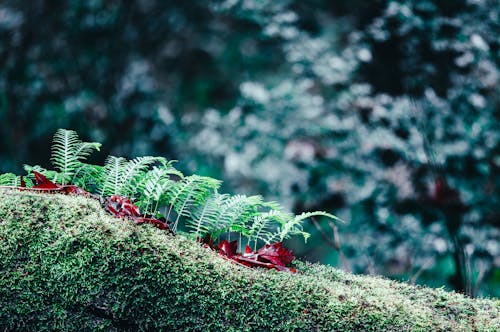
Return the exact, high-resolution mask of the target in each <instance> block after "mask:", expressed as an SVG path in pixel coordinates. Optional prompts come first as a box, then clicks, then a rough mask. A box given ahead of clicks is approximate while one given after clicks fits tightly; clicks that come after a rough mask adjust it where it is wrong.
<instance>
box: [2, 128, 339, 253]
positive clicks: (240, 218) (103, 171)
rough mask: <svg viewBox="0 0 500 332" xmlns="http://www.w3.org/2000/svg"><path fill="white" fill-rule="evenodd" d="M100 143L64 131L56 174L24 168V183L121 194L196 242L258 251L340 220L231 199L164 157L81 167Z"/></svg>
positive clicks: (10, 178) (56, 148) (56, 149)
mask: <svg viewBox="0 0 500 332" xmlns="http://www.w3.org/2000/svg"><path fill="white" fill-rule="evenodd" d="M99 148H100V144H99V143H87V142H82V141H81V140H80V139H79V138H78V135H77V134H76V133H75V132H74V131H71V130H65V129H60V130H58V131H57V132H56V134H55V135H54V144H53V146H52V158H51V159H52V163H53V164H54V167H55V169H56V171H52V170H46V169H44V168H42V167H40V166H29V165H25V166H24V169H25V170H26V172H27V173H28V175H27V176H26V177H25V180H26V183H27V185H28V187H29V186H32V184H33V183H34V175H33V174H32V171H37V172H40V173H42V174H44V175H45V176H47V178H48V179H50V180H51V181H53V182H58V183H62V184H67V183H69V182H70V181H71V182H72V183H73V184H75V185H78V186H80V187H82V188H84V189H85V190H87V191H89V192H92V193H98V194H100V195H101V196H110V195H122V196H127V197H129V198H131V199H133V200H134V202H135V204H136V205H137V206H138V207H139V208H140V209H141V210H142V211H143V212H144V213H146V214H151V215H156V216H157V215H159V210H160V209H164V210H165V211H164V214H165V215H166V217H167V220H171V219H170V218H172V220H173V219H175V220H174V221H173V227H172V229H173V231H174V232H175V231H177V228H178V225H179V223H180V222H181V221H183V222H184V223H185V226H186V228H187V230H189V231H190V232H191V234H192V235H193V236H194V237H203V236H204V235H206V234H209V235H210V236H212V238H216V237H218V236H221V235H223V234H227V236H228V237H229V236H230V235H231V234H232V233H238V234H239V236H240V237H245V238H246V239H247V240H248V243H249V244H253V245H254V248H255V247H256V246H257V243H258V242H259V241H261V242H264V243H271V242H275V241H283V240H284V239H287V238H288V237H290V236H293V235H300V236H303V238H304V240H307V238H308V237H309V233H307V232H305V231H304V229H303V222H304V220H306V219H308V218H311V217H314V216H321V217H327V218H331V219H334V220H340V219H339V218H337V217H335V216H334V215H332V214H329V213H327V212H322V211H317V212H305V213H302V214H300V215H298V216H295V215H293V214H290V213H286V212H283V211H282V210H281V207H280V206H279V204H277V203H275V202H264V201H263V199H262V197H261V196H245V195H234V196H231V195H228V194H220V193H219V192H218V190H219V188H220V185H221V181H219V180H216V179H213V178H210V177H204V176H198V175H191V176H184V175H183V174H182V173H181V172H180V171H178V170H177V169H175V168H174V167H173V166H172V163H173V162H172V161H167V160H166V159H165V158H162V157H149V156H147V157H138V158H135V159H132V160H127V159H125V158H122V157H115V156H109V157H108V158H107V159H106V161H105V164H104V166H97V165H91V164H87V163H85V162H83V160H84V159H85V158H87V157H88V155H89V154H90V153H91V152H92V151H94V150H99ZM0 185H4V186H5V185H7V186H19V185H20V177H19V176H16V175H14V174H11V173H7V174H2V175H0ZM240 244H241V242H240Z"/></svg>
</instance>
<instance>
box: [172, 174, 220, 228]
mask: <svg viewBox="0 0 500 332" xmlns="http://www.w3.org/2000/svg"><path fill="white" fill-rule="evenodd" d="M220 184H221V182H220V181H219V180H216V179H213V178H210V177H206V176H199V175H191V176H187V177H184V178H183V179H182V180H181V181H179V182H176V183H175V186H173V187H172V188H171V189H170V190H169V192H168V194H167V199H168V201H169V203H170V207H169V210H168V214H167V219H169V217H170V214H171V212H172V210H174V211H175V212H176V213H177V218H176V220H175V222H174V225H173V230H174V231H176V230H177V225H178V223H179V220H180V217H181V216H189V214H190V210H192V209H193V208H194V207H196V206H200V205H202V204H203V203H205V201H206V199H207V198H208V197H209V196H210V195H211V194H213V193H215V192H217V189H219V187H220Z"/></svg>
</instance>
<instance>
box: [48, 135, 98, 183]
mask: <svg viewBox="0 0 500 332" xmlns="http://www.w3.org/2000/svg"><path fill="white" fill-rule="evenodd" d="M100 147H101V144H100V143H90V142H82V141H81V140H80V139H79V138H78V134H77V133H76V132H75V131H73V130H66V129H59V130H58V131H57V132H56V133H55V135H54V139H53V143H52V157H51V161H52V164H53V165H54V167H55V168H56V170H58V171H59V172H60V173H61V179H60V180H61V181H60V182H61V183H62V184H63V185H64V184H67V183H68V182H70V181H72V179H73V175H74V174H75V172H76V171H77V169H78V168H79V167H81V165H82V162H81V161H82V160H84V159H86V158H87V157H88V156H89V155H90V154H91V153H92V151H93V150H98V151H99V149H100Z"/></svg>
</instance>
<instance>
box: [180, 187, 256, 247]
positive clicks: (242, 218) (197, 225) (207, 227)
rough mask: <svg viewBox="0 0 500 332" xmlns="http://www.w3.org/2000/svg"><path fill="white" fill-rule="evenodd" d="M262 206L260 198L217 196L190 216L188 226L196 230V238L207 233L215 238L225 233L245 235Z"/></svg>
mask: <svg viewBox="0 0 500 332" xmlns="http://www.w3.org/2000/svg"><path fill="white" fill-rule="evenodd" d="M262 204H263V202H262V197H260V196H245V195H235V196H229V195H225V194H215V195H214V196H213V197H210V198H209V199H208V200H207V201H206V202H205V203H204V204H203V205H202V206H201V207H200V208H198V209H196V210H195V212H194V213H192V214H191V215H190V218H188V220H187V221H186V225H187V227H188V228H190V229H191V230H194V232H195V233H194V235H195V237H198V236H202V235H204V234H207V233H208V234H210V235H211V236H212V237H213V238H215V237H217V236H219V235H220V234H222V233H224V232H238V233H241V234H243V233H244V232H245V231H246V224H247V223H248V222H249V220H251V219H253V217H255V216H256V215H257V214H258V213H259V212H258V209H259V207H260V206H262Z"/></svg>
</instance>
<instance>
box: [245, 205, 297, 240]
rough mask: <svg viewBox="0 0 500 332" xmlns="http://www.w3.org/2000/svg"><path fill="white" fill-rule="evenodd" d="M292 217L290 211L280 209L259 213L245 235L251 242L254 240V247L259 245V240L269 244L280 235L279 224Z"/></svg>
mask: <svg viewBox="0 0 500 332" xmlns="http://www.w3.org/2000/svg"><path fill="white" fill-rule="evenodd" d="M291 218H293V216H292V215H291V214H290V213H285V212H283V211H281V210H279V209H272V210H270V211H267V212H263V213H259V214H258V215H256V216H255V217H254V219H253V220H252V224H251V226H249V228H248V231H247V232H246V233H245V234H244V235H245V236H246V238H247V239H248V243H249V244H250V243H251V242H253V247H254V249H255V248H256V247H257V242H258V241H262V242H264V243H266V244H269V243H271V242H273V241H274V240H276V239H277V238H278V236H279V233H278V232H277V225H284V224H286V222H287V221H288V220H290V219H291Z"/></svg>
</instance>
